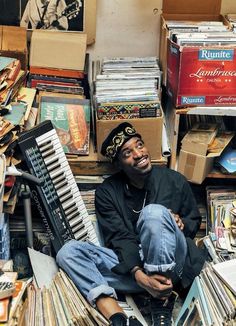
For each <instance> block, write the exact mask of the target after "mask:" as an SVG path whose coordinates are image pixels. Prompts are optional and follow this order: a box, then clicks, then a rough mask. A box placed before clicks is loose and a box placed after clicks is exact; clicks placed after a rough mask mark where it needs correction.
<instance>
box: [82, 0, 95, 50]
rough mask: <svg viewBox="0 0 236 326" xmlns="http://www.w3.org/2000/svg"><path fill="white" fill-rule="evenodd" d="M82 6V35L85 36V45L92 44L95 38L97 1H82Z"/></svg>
mask: <svg viewBox="0 0 236 326" xmlns="http://www.w3.org/2000/svg"><path fill="white" fill-rule="evenodd" d="M84 6H85V14H84V21H85V28H84V33H86V34H87V44H93V43H94V42H95V38H96V14H97V0H86V1H84Z"/></svg>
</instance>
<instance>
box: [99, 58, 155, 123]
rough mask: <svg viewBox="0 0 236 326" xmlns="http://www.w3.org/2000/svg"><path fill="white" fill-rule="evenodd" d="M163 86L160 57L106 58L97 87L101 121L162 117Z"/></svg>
mask: <svg viewBox="0 0 236 326" xmlns="http://www.w3.org/2000/svg"><path fill="white" fill-rule="evenodd" d="M160 86H161V71H160V68H159V64H158V61H157V58H156V57H143V58H138V57H121V58H104V59H103V61H102V64H101V71H100V73H98V74H97V75H96V77H95V85H94V104H95V108H96V114H97V118H98V119H105V120H112V119H129V118H144V117H145V118H146V117H156V116H160V115H161V109H160Z"/></svg>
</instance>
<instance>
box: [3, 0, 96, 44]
mask: <svg viewBox="0 0 236 326" xmlns="http://www.w3.org/2000/svg"><path fill="white" fill-rule="evenodd" d="M0 24H1V25H14V26H22V27H26V28H27V29H28V30H33V29H45V30H55V29H56V30H62V31H78V32H85V33H86V34H87V39H88V42H87V43H88V44H91V43H93V42H94V41H95V33H96V0H1V1H0Z"/></svg>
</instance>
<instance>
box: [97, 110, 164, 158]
mask: <svg viewBox="0 0 236 326" xmlns="http://www.w3.org/2000/svg"><path fill="white" fill-rule="evenodd" d="M122 122H129V123H131V124H132V125H133V126H134V127H135V129H136V130H137V132H138V133H140V135H141V136H142V138H143V140H144V142H145V144H146V146H147V148H148V150H149V152H150V154H151V158H152V160H160V158H161V157H162V152H161V143H162V125H163V116H161V117H156V118H140V119H139V118H137V119H119V120H98V119H97V120H96V134H97V151H98V159H99V160H101V161H105V160H106V158H105V157H104V156H102V155H101V154H100V151H101V146H102V143H103V141H104V139H105V138H106V137H107V135H108V134H109V133H110V131H111V130H112V129H114V128H115V127H116V126H118V125H119V124H120V123H122Z"/></svg>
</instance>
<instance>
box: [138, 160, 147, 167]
mask: <svg viewBox="0 0 236 326" xmlns="http://www.w3.org/2000/svg"><path fill="white" fill-rule="evenodd" d="M146 161H147V159H146V158H143V159H142V160H141V161H139V162H138V164H137V165H142V164H144V163H145V162H146Z"/></svg>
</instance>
